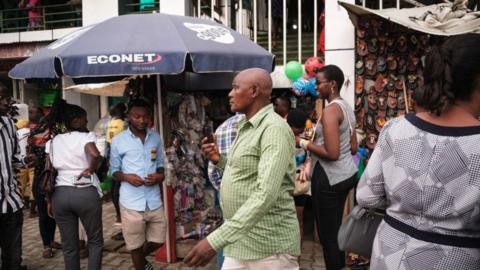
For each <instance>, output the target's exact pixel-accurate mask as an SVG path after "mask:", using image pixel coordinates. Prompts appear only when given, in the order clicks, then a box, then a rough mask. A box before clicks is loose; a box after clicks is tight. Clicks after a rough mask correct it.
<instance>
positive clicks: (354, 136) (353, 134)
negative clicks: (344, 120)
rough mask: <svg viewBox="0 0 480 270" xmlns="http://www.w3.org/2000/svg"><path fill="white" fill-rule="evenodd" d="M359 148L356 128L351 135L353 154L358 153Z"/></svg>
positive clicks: (351, 151) (351, 150)
mask: <svg viewBox="0 0 480 270" xmlns="http://www.w3.org/2000/svg"><path fill="white" fill-rule="evenodd" d="M357 148H358V142H357V132H356V131H355V129H354V130H353V132H352V135H351V136H350V153H351V154H352V155H355V154H356V153H357Z"/></svg>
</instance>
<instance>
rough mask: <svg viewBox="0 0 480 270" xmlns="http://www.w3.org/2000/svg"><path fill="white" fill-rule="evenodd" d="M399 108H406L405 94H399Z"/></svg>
mask: <svg viewBox="0 0 480 270" xmlns="http://www.w3.org/2000/svg"><path fill="white" fill-rule="evenodd" d="M397 108H398V109H399V110H405V97H404V95H398V98H397Z"/></svg>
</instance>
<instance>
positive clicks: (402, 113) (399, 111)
mask: <svg viewBox="0 0 480 270" xmlns="http://www.w3.org/2000/svg"><path fill="white" fill-rule="evenodd" d="M402 115H405V110H400V109H399V110H397V117H399V116H402Z"/></svg>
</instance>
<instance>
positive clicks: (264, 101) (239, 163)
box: [185, 69, 300, 269]
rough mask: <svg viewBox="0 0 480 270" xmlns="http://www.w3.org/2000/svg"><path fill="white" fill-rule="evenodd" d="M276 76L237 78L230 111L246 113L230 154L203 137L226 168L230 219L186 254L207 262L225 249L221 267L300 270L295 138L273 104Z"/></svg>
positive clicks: (194, 261) (193, 262) (225, 205)
mask: <svg viewBox="0 0 480 270" xmlns="http://www.w3.org/2000/svg"><path fill="white" fill-rule="evenodd" d="M271 92H272V80H271V78H270V75H269V74H268V72H266V71H265V70H263V69H247V70H244V71H242V72H240V73H239V74H238V75H237V76H236V77H235V79H234V80H233V84H232V90H231V91H230V93H229V97H230V106H231V110H232V111H234V112H241V113H244V114H245V116H246V118H245V119H244V120H242V121H241V122H240V123H239V130H238V135H237V138H236V140H235V142H234V145H233V147H232V149H231V150H230V152H229V154H228V156H223V155H220V154H219V153H218V149H217V146H216V143H207V142H206V139H204V140H203V141H202V142H203V145H202V150H203V152H204V154H205V156H206V157H207V158H208V159H209V160H210V161H212V162H213V163H215V164H216V165H217V166H218V167H220V168H222V169H224V174H223V178H222V183H221V191H222V192H221V205H222V209H223V213H224V218H225V223H224V224H223V225H222V226H220V227H219V228H218V229H217V230H215V231H214V232H212V233H211V234H210V235H209V236H208V237H207V238H206V239H204V240H202V241H200V243H198V244H197V245H196V246H195V247H194V248H193V249H192V250H191V251H190V253H189V254H188V255H187V256H186V257H185V262H186V263H187V264H188V265H189V266H198V265H206V264H207V263H208V262H209V261H210V260H211V259H212V258H213V256H214V255H215V250H219V249H222V248H223V249H224V255H225V262H224V265H223V268H222V269H298V263H297V259H296V256H299V255H300V232H299V225H298V221H297V218H296V213H295V206H294V202H293V190H294V174H295V157H294V154H295V140H294V136H293V133H292V131H291V129H290V127H289V126H288V125H287V123H286V121H285V120H283V119H282V118H281V117H280V116H278V115H277V114H276V113H275V112H274V111H273V106H272V105H271V104H270V95H271Z"/></svg>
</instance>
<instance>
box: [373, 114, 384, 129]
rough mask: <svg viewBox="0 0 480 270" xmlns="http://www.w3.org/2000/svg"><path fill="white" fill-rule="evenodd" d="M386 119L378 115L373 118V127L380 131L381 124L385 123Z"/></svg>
mask: <svg viewBox="0 0 480 270" xmlns="http://www.w3.org/2000/svg"><path fill="white" fill-rule="evenodd" d="M385 122H386V119H385V117H384V116H379V115H377V117H376V118H375V129H376V130H377V131H378V132H380V131H382V128H383V126H384V125H385Z"/></svg>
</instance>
